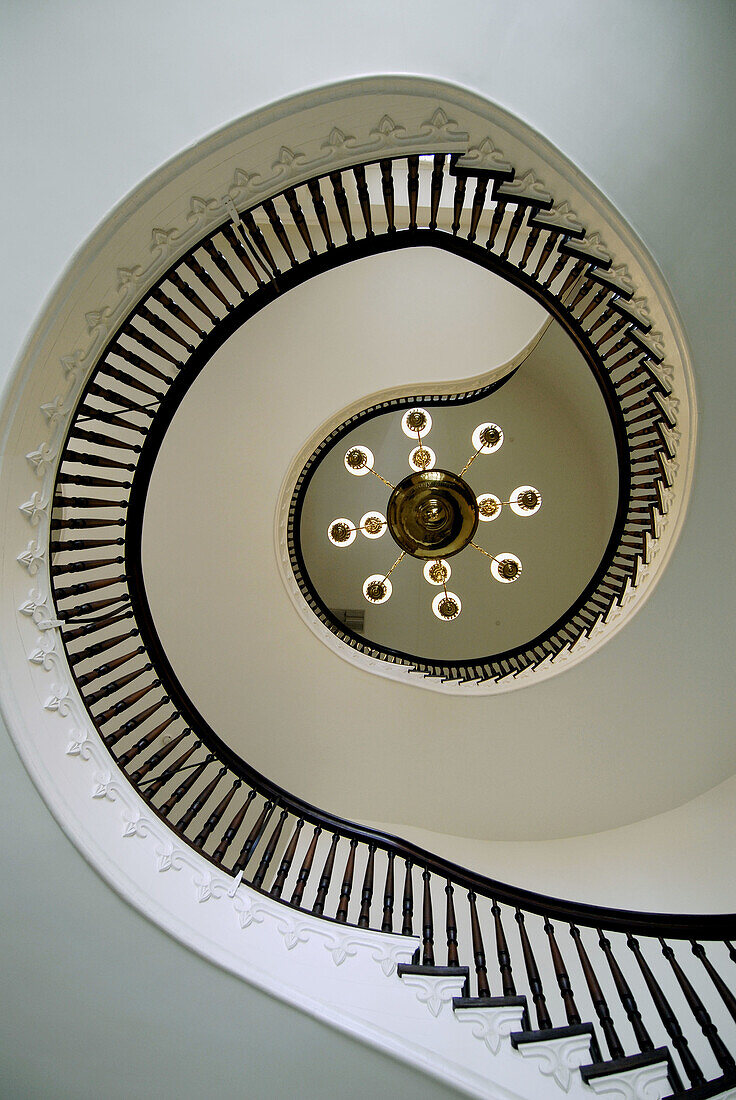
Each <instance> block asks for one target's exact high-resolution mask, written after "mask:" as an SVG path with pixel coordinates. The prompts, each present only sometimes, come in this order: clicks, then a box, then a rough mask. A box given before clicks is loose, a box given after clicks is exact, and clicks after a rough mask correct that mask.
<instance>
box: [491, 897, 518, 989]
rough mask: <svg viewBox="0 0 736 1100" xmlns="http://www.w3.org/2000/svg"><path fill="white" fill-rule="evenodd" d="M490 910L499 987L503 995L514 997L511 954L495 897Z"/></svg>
mask: <svg viewBox="0 0 736 1100" xmlns="http://www.w3.org/2000/svg"><path fill="white" fill-rule="evenodd" d="M491 912H492V913H493V922H494V926H495V930H496V953H497V955H498V968H499V970H500V971H501V988H502V989H503V995H504V997H515V996H516V986H515V985H514V975H513V972H512V969H511V955H510V954H509V948H508V944H507V942H506V934H505V932H504V930H503V924H502V922H501V909H500V906H499V904H498V902H497V901H496V900H495V899H494V900H493V904H492V905H491Z"/></svg>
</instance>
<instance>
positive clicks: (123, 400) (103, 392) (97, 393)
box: [66, 314, 194, 458]
mask: <svg viewBox="0 0 736 1100" xmlns="http://www.w3.org/2000/svg"><path fill="white" fill-rule="evenodd" d="M151 316H153V314H152V315H151ZM156 320H158V318H156ZM186 349H187V351H194V348H193V347H191V345H190V344H187V345H186ZM87 393H88V394H92V395H93V396H94V397H101V398H103V399H104V400H105V401H109V402H110V404H111V405H122V406H123V408H124V409H129V410H130V411H131V412H139V413H143V415H144V416H147V417H148V418H149V419H151V418H152V417H153V416H155V413H152V412H151V410H150V409H145V408H144V407H143V405H141V404H140V402H139V401H134V400H133V398H132V397H128V395H127V394H124V393H120V391H119V390H115V391H114V392H113V391H111V390H109V389H106V388H105V386H101V385H100V384H99V383H98V382H92V383H90V385H89V386H88V387H87ZM114 415H117V414H116V413H111V414H110V416H109V417H108V416H107V414H106V413H105V410H104V409H94V408H93V409H90V418H91V419H96V420H100V419H106V420H107V422H108V423H111V422H112V416H114ZM122 426H123V427H124V428H130V427H131V425H130V424H128V423H126V422H125V421H122ZM66 457H67V458H68V457H69V456H68V454H67V455H66Z"/></svg>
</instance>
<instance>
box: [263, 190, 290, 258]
mask: <svg viewBox="0 0 736 1100" xmlns="http://www.w3.org/2000/svg"><path fill="white" fill-rule="evenodd" d="M263 209H264V210H265V211H266V216H267V217H268V220H269V221H270V223H271V228H272V229H273V231H274V234H275V236H276V240H277V241H278V242H279V244H280V245H281V247H282V248H283V250H284V252H285V253H286V255H287V258H288V260H289V263H290V264H291V266H292V267H296V256H295V255H294V249H293V248H292V247H291V241H290V240H289V237H288V234H287V232H286V229H285V228H284V223H283V222H282V221H281V218H280V217H279V215H278V212H277V210H276V207H275V205H274V202H273V199H266V200H265V202H264V203H263Z"/></svg>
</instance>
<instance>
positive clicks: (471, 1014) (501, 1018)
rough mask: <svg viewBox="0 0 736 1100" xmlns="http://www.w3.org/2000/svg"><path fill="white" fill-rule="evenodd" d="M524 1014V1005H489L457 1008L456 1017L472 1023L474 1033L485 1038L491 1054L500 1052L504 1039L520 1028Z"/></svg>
mask: <svg viewBox="0 0 736 1100" xmlns="http://www.w3.org/2000/svg"><path fill="white" fill-rule="evenodd" d="M523 1015H524V1008H523V1006H522V1005H498V1006H495V1007H491V1006H490V1005H487V1006H485V1007H483V1006H479V1007H478V1008H465V1007H463V1008H457V1009H456V1010H455V1019H456V1020H459V1021H460V1023H461V1024H471V1025H472V1028H473V1035H475V1037H476V1039H482V1040H483V1042H484V1043H485V1044H486V1046H487V1047H488V1049H489V1050H490V1052H491V1054H498V1051H499V1049H500V1046H501V1040H502V1039H507V1038H508V1037H509V1035H510V1034H511V1032H512V1031H519V1030H520V1028H521V1019H522V1016H523Z"/></svg>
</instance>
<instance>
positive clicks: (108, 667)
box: [70, 645, 150, 688]
mask: <svg viewBox="0 0 736 1100" xmlns="http://www.w3.org/2000/svg"><path fill="white" fill-rule="evenodd" d="M145 652H146V650H145V646H142V645H139V646H137V647H136V648H135V649H132V650H130V652H129V653H123V654H122V656H120V657H115V658H114V659H112V660H109V661H106V662H105V663H104V664H101V665H96V666H95V667H94V668H92V669H90V671H89V672H86V673H85V674H84V676H78V677H77V687H79V688H85V687H87V686H88V685H89V684H92V683H94V681H95V680H99V679H100V677H101V676H107V674H108V673H109V672H114V670H115V669H116V668H120V667H121V666H122V665H125V664H127V663H128V661H132V660H133V658H134V657H140V655H141V654H142V653H145ZM70 659H71V660H72V662H73V663H76V661H77V656H76V654H72V655H71V658H70ZM149 667H150V666H149Z"/></svg>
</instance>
